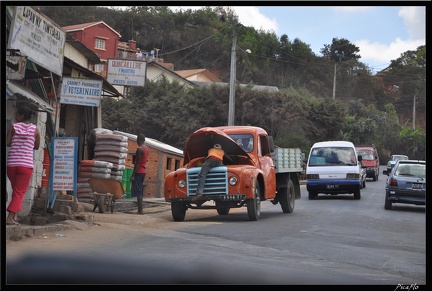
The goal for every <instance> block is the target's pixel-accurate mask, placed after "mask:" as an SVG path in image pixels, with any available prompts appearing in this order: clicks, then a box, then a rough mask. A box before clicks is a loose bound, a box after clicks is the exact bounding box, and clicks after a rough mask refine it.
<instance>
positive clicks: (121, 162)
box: [93, 133, 128, 182]
mask: <svg viewBox="0 0 432 291" xmlns="http://www.w3.org/2000/svg"><path fill="white" fill-rule="evenodd" d="M127 152H128V138H127V137H126V136H122V135H118V134H113V133H96V138H95V147H94V158H93V160H95V161H104V162H110V163H112V165H113V167H112V169H111V172H110V178H111V179H113V180H117V181H120V182H121V181H122V175H123V170H125V169H126V157H127Z"/></svg>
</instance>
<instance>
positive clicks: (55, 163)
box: [49, 137, 78, 197]
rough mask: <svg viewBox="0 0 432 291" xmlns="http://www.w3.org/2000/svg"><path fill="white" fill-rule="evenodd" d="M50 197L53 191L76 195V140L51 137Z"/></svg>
mask: <svg viewBox="0 0 432 291" xmlns="http://www.w3.org/2000/svg"><path fill="white" fill-rule="evenodd" d="M51 149H52V155H51V168H50V187H49V188H50V196H52V191H53V190H73V191H74V196H75V197H76V193H77V191H76V190H77V169H78V138H77V137H53V140H52V141H51Z"/></svg>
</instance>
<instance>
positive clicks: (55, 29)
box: [8, 6, 66, 76]
mask: <svg viewBox="0 0 432 291" xmlns="http://www.w3.org/2000/svg"><path fill="white" fill-rule="evenodd" d="M65 40H66V32H65V31H63V30H62V28H61V27H60V26H58V25H57V24H56V23H54V22H52V21H51V20H50V19H49V18H47V17H46V16H43V14H41V13H39V12H37V11H36V10H34V9H33V8H31V7H30V6H16V9H15V16H14V19H13V22H12V25H11V31H10V35H9V47H8V48H10V49H17V50H19V51H20V52H21V53H22V54H24V55H26V56H28V58H29V59H30V60H32V61H33V62H35V63H36V64H38V65H40V66H42V67H44V68H46V69H47V70H49V71H51V72H53V73H55V74H57V75H59V76H61V75H62V74H63V57H64V46H65Z"/></svg>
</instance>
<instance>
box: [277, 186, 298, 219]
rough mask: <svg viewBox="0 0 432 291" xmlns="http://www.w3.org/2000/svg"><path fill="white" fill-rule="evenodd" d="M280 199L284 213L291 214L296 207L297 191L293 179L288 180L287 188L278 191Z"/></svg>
mask: <svg viewBox="0 0 432 291" xmlns="http://www.w3.org/2000/svg"><path fill="white" fill-rule="evenodd" d="M278 196H279V197H278V198H279V203H280V205H281V208H282V211H283V213H291V212H293V211H294V206H295V189H294V183H293V182H292V181H291V179H289V180H288V183H287V186H286V188H280V189H278Z"/></svg>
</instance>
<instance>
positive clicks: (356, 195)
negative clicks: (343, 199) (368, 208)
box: [354, 189, 361, 200]
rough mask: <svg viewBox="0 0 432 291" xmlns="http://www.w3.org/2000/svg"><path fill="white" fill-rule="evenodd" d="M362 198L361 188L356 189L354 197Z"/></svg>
mask: <svg viewBox="0 0 432 291" xmlns="http://www.w3.org/2000/svg"><path fill="white" fill-rule="evenodd" d="M360 198H361V194H360V189H359V190H356V191H355V192H354V199H356V200H360Z"/></svg>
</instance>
